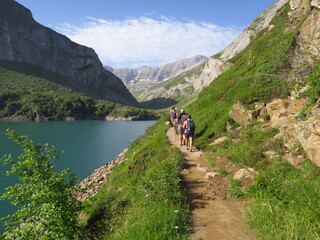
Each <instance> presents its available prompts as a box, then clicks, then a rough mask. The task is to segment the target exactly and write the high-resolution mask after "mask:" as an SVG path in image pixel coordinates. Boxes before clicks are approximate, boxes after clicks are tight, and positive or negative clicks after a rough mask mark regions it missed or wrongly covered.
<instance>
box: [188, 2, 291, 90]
mask: <svg viewBox="0 0 320 240" xmlns="http://www.w3.org/2000/svg"><path fill="white" fill-rule="evenodd" d="M288 1H289V0H277V1H276V2H275V3H273V4H272V5H271V6H270V7H268V8H267V9H266V10H265V11H263V12H262V13H261V14H260V15H259V16H258V17H257V18H256V19H255V20H254V21H253V22H252V23H251V24H250V25H249V26H248V27H247V28H246V29H245V30H244V31H243V32H242V33H241V35H240V36H239V37H238V38H237V39H236V40H235V41H234V42H232V43H231V44H230V45H229V46H228V47H226V48H225V49H224V50H222V51H221V52H220V53H218V54H216V55H215V56H213V57H211V58H210V59H209V61H208V62H207V64H206V66H205V68H204V69H203V72H202V74H201V75H200V77H199V78H198V79H196V80H195V81H194V85H193V86H194V88H195V89H196V90H201V89H202V88H203V87H205V86H208V85H209V84H210V83H211V82H212V81H213V80H214V79H215V78H216V77H218V76H219V75H220V74H221V73H223V72H225V71H226V70H227V69H228V68H229V67H230V64H229V62H228V61H229V60H230V59H231V58H232V57H234V56H235V55H236V54H238V53H240V52H241V51H242V50H244V49H245V48H246V47H247V46H248V45H249V44H250V42H251V40H252V39H254V38H255V37H256V36H257V34H258V33H259V32H260V31H261V30H262V29H265V28H266V27H268V26H269V25H270V22H271V20H272V19H273V18H274V16H275V14H276V13H277V11H278V10H279V9H280V8H281V7H282V6H283V5H284V4H285V3H287V2H288Z"/></svg>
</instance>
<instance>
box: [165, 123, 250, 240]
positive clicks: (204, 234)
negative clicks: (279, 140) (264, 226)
mask: <svg viewBox="0 0 320 240" xmlns="http://www.w3.org/2000/svg"><path fill="white" fill-rule="evenodd" d="M167 137H168V139H169V140H170V142H171V143H172V144H173V145H174V146H176V147H178V148H179V149H180V151H181V152H182V153H183V155H184V156H185V158H186V165H185V167H184V169H183V170H182V171H181V175H182V177H183V186H184V188H185V190H186V193H187V197H188V201H189V205H190V211H191V221H192V226H191V227H192V233H191V237H190V239H191V240H254V239H255V238H254V237H253V234H252V233H251V232H250V230H249V228H248V226H247V225H246V222H245V219H244V216H243V212H242V209H241V204H240V203H239V202H238V201H236V200H234V199H230V198H228V196H227V182H226V181H225V180H224V179H223V178H221V177H218V176H215V174H216V173H215V172H214V170H213V168H212V167H211V165H210V164H209V163H208V162H207V161H206V160H205V159H204V157H203V156H202V153H201V152H199V151H193V152H190V151H187V149H186V147H185V146H180V142H179V139H178V136H177V135H176V133H175V130H174V128H173V127H171V128H170V129H169V130H168V131H167Z"/></svg>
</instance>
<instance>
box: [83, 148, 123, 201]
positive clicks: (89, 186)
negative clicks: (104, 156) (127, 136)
mask: <svg viewBox="0 0 320 240" xmlns="http://www.w3.org/2000/svg"><path fill="white" fill-rule="evenodd" d="M127 150H128V149H125V150H124V151H123V152H122V153H120V154H119V155H118V156H117V157H116V158H114V159H113V160H111V161H110V162H109V163H107V164H105V165H103V166H102V167H100V168H98V169H96V170H94V171H93V173H92V174H91V175H90V176H88V177H87V178H85V179H83V180H82V181H81V182H80V183H79V185H78V186H79V187H80V189H82V191H80V192H79V193H78V195H77V199H78V200H79V201H85V200H86V199H88V198H90V197H93V196H94V195H96V194H97V193H98V192H99V190H100V189H101V187H102V186H103V185H104V184H105V183H106V182H107V180H108V179H109V176H110V173H111V171H112V169H114V168H115V167H116V166H118V165H119V164H120V163H121V162H123V161H125V158H124V153H125V152H126V151H127Z"/></svg>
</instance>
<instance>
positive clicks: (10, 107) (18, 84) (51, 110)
mask: <svg viewBox="0 0 320 240" xmlns="http://www.w3.org/2000/svg"><path fill="white" fill-rule="evenodd" d="M0 66H2V67H0V117H10V116H13V117H18V118H19V117H22V118H23V117H27V118H28V119H33V118H34V117H35V116H36V115H40V116H41V117H43V118H46V119H63V118H64V117H66V116H72V117H75V118H77V119H92V118H98V119H100V118H101V119H103V118H104V117H105V116H106V115H111V116H120V117H129V116H139V117H148V116H150V117H151V116H153V115H154V114H153V113H151V112H150V111H148V110H144V109H138V108H134V107H127V106H122V105H120V104H115V103H112V102H109V101H104V100H94V99H92V98H90V97H87V96H85V95H82V94H77V93H74V92H72V91H71V90H70V89H67V88H64V87H61V86H60V85H57V84H55V83H54V82H51V81H48V80H46V79H52V78H55V79H58V76H54V75H52V74H51V73H47V72H42V73H41V74H38V75H41V76H43V77H34V76H32V75H34V74H33V73H34V71H37V72H38V73H39V71H38V70H39V69H34V68H28V71H29V74H32V75H29V74H22V73H19V72H21V71H22V68H24V67H26V66H25V65H24V64H12V63H8V62H3V61H2V62H0ZM7 68H9V69H14V70H15V71H13V70H8V69H7ZM24 72H25V71H24Z"/></svg>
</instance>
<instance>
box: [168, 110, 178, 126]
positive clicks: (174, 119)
mask: <svg viewBox="0 0 320 240" xmlns="http://www.w3.org/2000/svg"><path fill="white" fill-rule="evenodd" d="M170 115H171V124H172V126H175V125H176V119H177V111H176V109H175V108H172V109H171V110H170Z"/></svg>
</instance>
